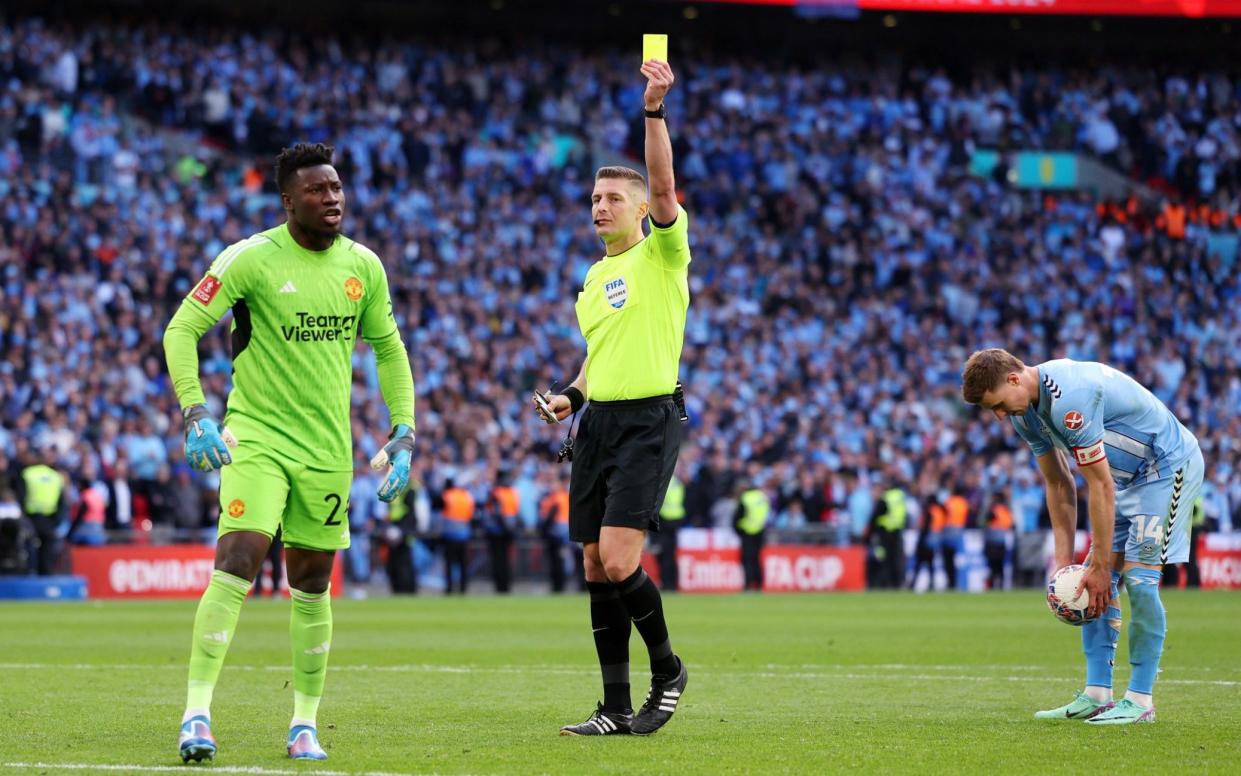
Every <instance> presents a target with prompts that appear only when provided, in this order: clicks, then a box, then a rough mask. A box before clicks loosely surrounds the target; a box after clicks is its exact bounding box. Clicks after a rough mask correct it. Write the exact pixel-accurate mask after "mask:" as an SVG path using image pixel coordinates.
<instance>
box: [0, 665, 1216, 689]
mask: <svg viewBox="0 0 1241 776" xmlns="http://www.w3.org/2000/svg"><path fill="white" fill-rule="evenodd" d="M761 667H762V668H766V669H772V668H783V666H779V665H775V664H767V665H765V666H761ZM791 667H792V668H797V667H794V666H791ZM155 668H170V669H176V670H178V671H183V670H185V666H183V665H175V664H159V665H143V664H141V663H118V664H111V665H109V664H93V663H0V670H31V671H47V670H53V671H61V670H66V669H68V670H99V669H108V670H143V671H145V670H151V669H155ZM801 668H803V669H805V668H809V669H819V670H792V671H788V670H777V671H773V670H765V671H737V670H735V669H733V668H731V667H721V666H710V665H701V664H700V665H699V667H698V670H700V671H706V672H709V673H715V674H717V675H720V676H732V677H735V676H748V677H757V678H760V679H856V680H862V681H894V680H899V681H908V680H915V681H925V682H935V681H952V682H994V681H1001V682H1046V681H1048V678H1049V676H1050V675H1051V674H1049V673H1047V672H1052V671H1056V670H1060V669H1052V668H1050V667H1047V666H1006V665H974V666H967V665H960V666H948V665H928V666H919V665H913V664H905V663H879V664H865V665H831V664H803V665H802V666H801ZM970 668H974V669H981V670H983V671H989V672H990V673H988V674H983V675H980V674H977V673H974V674H970V673H956V674H947V673H935V674H926V673H918V674H909V673H895V674H885V673H862V672H860V671H859V669H860V670H862V671H865V670H871V671H873V670H875V669H884V670H892V669H896V670H900V671H905V670H921V671H925V670H928V669H929V670H939V669H942V670H957V671H960V670H961V669H970ZM226 670H229V671H266V672H286V671H288V670H289V667H288V666H229V667H228V668H227V669H226ZM328 670H330V671H334V672H336V671H340V672H346V673H401V674H415V673H438V674H475V673H491V674H525V673H540V674H549V673H550V674H564V675H566V676H581V675H584V674H594V673H595V671H594V670H593V669H587V668H565V667H564V666H549V665H501V666H451V665H436V664H420V663H408V664H401V665H387V666H369V665H343V666H331V667H329V669H328ZM1031 670H1038V671H1043V672H1044V674H1043V675H1041V676H1008V675H1005V674H1006V673H1007V672H1009V671H1031ZM1161 673H1162V672H1161ZM1159 683H1160V684H1179V685H1198V686H1203V687H1237V686H1241V680H1239V681H1233V680H1226V679H1175V678H1171V677H1168V678H1160V679H1159Z"/></svg>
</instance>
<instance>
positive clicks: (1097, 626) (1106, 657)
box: [1082, 571, 1120, 689]
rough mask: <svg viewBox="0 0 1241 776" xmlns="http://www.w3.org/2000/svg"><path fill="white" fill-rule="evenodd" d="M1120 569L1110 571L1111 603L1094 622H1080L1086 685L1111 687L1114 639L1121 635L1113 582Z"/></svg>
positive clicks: (1114, 658)
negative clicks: (1084, 656) (1081, 623)
mask: <svg viewBox="0 0 1241 776" xmlns="http://www.w3.org/2000/svg"><path fill="white" fill-rule="evenodd" d="M1119 581H1120V572H1118V571H1113V572H1112V605H1111V606H1109V607H1108V608H1107V612H1106V613H1104V615H1103V616H1102V617H1100V618H1099V619H1097V620H1095V621H1094V622H1088V623H1086V624H1085V625H1083V626H1082V651H1083V652H1085V653H1086V686H1087V687H1107V688H1108V689H1111V687H1112V666H1113V665H1114V663H1115V660H1116V642H1117V641H1118V640H1119V639H1120V599H1119V598H1117V595H1118V594H1119V590H1118V589H1117V587H1116V583H1118V582H1119Z"/></svg>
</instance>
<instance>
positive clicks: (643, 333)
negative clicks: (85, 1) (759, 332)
mask: <svg viewBox="0 0 1241 776" xmlns="http://www.w3.org/2000/svg"><path fill="white" fill-rule="evenodd" d="M689 262H690V254H689V216H688V215H687V214H686V212H685V209H684V208H682V207H681V206H679V205H678V206H677V218H676V221H674V222H673V223H672V225H671V226H669V227H668V228H667V229H661V228H659V227H657V226H655V224H654V222H652V223H651V233H650V235H649V236H648V237H646V238H645V239H644V240H642V241H641V242H639V243H638V244H637V245H634V246H633V247H632V248H630V249H629V250H627V251H625V252H624V253H621V254H618V255H616V256H605V257H603V258H602V259H600V260H599V261H597V262H595V264H594V266H592V267H591V268H590V271H589V272H587V273H586V282H585V283H584V284H583V286H582V292H581V293H580V294H578V295H577V322H578V326H579V327H581V330H582V336H583V337H585V338H586V352H587V354H588V355H589V359H590V360H589V361H588V362H587V364H586V396H587V398H588V399H595V400H599V401H619V400H623V399H644V398H646V397H648V396H661V395H664V394H670V393H672V391H673V389H675V388H676V382H677V370H678V367H679V366H680V362H681V345H682V344H683V343H684V341H685V313H686V311H687V310H688V309H689Z"/></svg>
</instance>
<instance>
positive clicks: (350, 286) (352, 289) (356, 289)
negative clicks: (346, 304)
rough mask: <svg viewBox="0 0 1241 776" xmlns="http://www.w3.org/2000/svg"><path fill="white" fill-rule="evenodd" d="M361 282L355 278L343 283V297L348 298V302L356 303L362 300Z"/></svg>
mask: <svg viewBox="0 0 1241 776" xmlns="http://www.w3.org/2000/svg"><path fill="white" fill-rule="evenodd" d="M362 290H363V289H362V281H361V280H358V279H357V278H353V277H351V278H349V279H348V280H346V281H345V296H347V297H349V301H351V302H356V301H358V300H359V299H361V298H362Z"/></svg>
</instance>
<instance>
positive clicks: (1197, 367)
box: [0, 19, 1241, 538]
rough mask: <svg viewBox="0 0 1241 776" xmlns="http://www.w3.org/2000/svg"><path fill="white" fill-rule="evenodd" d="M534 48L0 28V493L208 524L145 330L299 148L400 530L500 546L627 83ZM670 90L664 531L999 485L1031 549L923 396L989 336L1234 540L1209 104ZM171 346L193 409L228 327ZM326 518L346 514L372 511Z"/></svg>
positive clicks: (1234, 207) (942, 411)
mask: <svg viewBox="0 0 1241 776" xmlns="http://www.w3.org/2000/svg"><path fill="white" fill-rule="evenodd" d="M538 51H539V55H538V56H530V55H529V50H528V49H527V50H526V51H525V52H523V53H520V54H518V53H515V52H514V51H513V50H510V49H509V48H507V47H506V46H504V45H502V44H500V43H497V42H489V41H473V42H466V41H458V42H457V43H455V44H453V45H452V46H451V47H442V48H434V47H429V46H425V45H421V44H418V43H413V42H408V43H403V42H397V41H391V42H387V43H385V44H383V45H379V46H375V45H374V43H373V41H368V42H367V43H366V45H361V44H359V43H354V42H349V41H336V40H332V41H329V42H328V43H327V45H326V46H316V47H314V48H313V49H312V47H311V46H310V45H309V41H307V40H304V39H300V38H298V37H296V36H290V35H286V34H285V33H283V32H277V31H271V30H265V31H257V30H250V31H239V30H233V29H217V30H198V29H189V28H186V27H182V26H178V25H176V24H169V23H161V24H155V23H150V24H144V25H140V26H133V27H121V26H111V25H106V24H99V25H91V26H89V27H85V26H83V27H74V26H51V25H47V24H45V23H44V22H41V21H40V20H38V19H23V20H18V21H10V22H8V23H6V24H3V25H0V215H2V217H0V230H3V233H2V239H0V474H2V475H3V477H4V482H3V483H0V502H5V501H6V500H8V501H12V500H13V499H14V496H13V493H14V491H15V488H16V486H17V485H18V484H19V483H18V481H19V480H20V478H21V472H22V470H23V469H24V468H25V467H26V466H28V465H30V464H32V463H35V462H36V461H37V460H45V461H46V462H47V463H49V464H51V465H53V466H54V467H55V468H57V469H58V470H59V471H61V472H63V473H65V474H66V475H67V481H68V488H67V490H66V495H65V499H64V505H63V515H65V516H72V517H73V518H74V519H75V520H76V521H77V522H78V523H80V524H81V526H79V527H82V526H85V528H84V529H83V530H84V531H85V532H84V533H83V534H82V535H83V536H89V535H96V536H97V534H92V533H91V532H90V530H89V526H91V525H98V526H104V525H106V526H107V527H110V528H115V527H122V528H123V527H129V526H146V525H147V521H150V522H151V523H154V524H155V525H157V526H158V525H161V524H164V525H175V526H179V527H182V528H186V529H197V528H204V529H205V528H208V527H209V526H210V525H211V524H212V523H213V521H214V519H215V510H216V509H217V507H216V505H215V502H214V499H215V495H214V491H215V488H216V486H217V482H218V480H217V477H216V476H213V475H203V474H200V473H198V472H193V471H191V470H190V468H189V467H188V466H187V465H186V463H185V461H184V456H183V452H182V432H181V423H180V416H179V413H178V408H177V405H176V400H175V397H174V395H173V393H172V390H171V388H170V386H169V382H168V377H167V374H166V370H165V367H164V364H163V361H162V349H161V344H160V338H161V333H162V330H163V327H164V325H165V324H166V323H167V321H168V320H169V318H170V317H171V315H172V313H173V311H174V310H175V308H176V306H177V305H178V304H179V303H180V301H181V299H182V298H183V297H184V296H185V294H186V293H187V292H188V291H189V290H190V289H191V288H192V287H193V285H194V283H196V282H197V280H198V279H199V277H201V275H202V272H203V270H204V269H205V267H206V265H207V264H208V262H209V261H210V260H211V259H212V258H213V257H214V256H215V254H216V253H218V252H219V251H220V250H222V249H223V248H224V247H225V246H227V245H228V244H230V243H232V242H234V241H236V240H239V239H242V238H244V237H246V236H248V235H249V234H251V233H253V232H255V231H259V230H261V229H265V228H268V227H270V226H272V225H274V224H277V223H279V222H281V221H282V220H283V213H282V211H281V209H280V207H279V200H278V198H277V197H276V195H275V190H274V185H273V183H272V180H271V178H272V176H271V171H270V163H271V162H270V160H271V158H272V157H273V156H274V153H275V151H278V150H279V148H280V147H281V146H282V145H288V144H291V143H292V142H294V141H296V140H307V141H323V142H329V143H332V144H334V145H335V147H336V149H337V161H338V164H337V167H338V169H339V170H340V173H341V177H342V179H343V180H344V182H345V185H346V193H347V195H348V197H349V200H348V210H347V212H346V218H347V219H348V225H347V229H346V231H347V233H349V234H350V235H351V236H353V237H354V238H355V239H357V240H359V241H361V242H363V243H365V244H367V245H368V246H370V247H371V248H373V249H374V250H375V251H376V252H377V253H378V254H379V255H380V256H381V257H382V258H383V259H384V261H385V263H386V264H387V266H388V270H389V276H390V278H391V281H392V291H393V296H394V309H395V311H396V316H397V319H398V323H399V324H400V326H401V330H402V333H403V335H404V337H405V340H406V342H407V344H408V345H409V347H410V351H411V355H412V358H413V360H414V375H415V381H416V386H417V396H418V405H417V418H418V458H417V459H416V470H417V475H418V478H419V480H420V481H421V484H422V486H423V487H422V490H423V491H425V494H427V495H426V498H427V499H428V503H435V499H434V495H433V494H435V493H437V492H438V491H439V490H440V489H442V488H443V486H444V483H445V480H447V479H450V478H451V479H452V480H453V481H454V482H455V483H456V484H457V485H460V486H463V487H465V488H466V489H468V490H470V491H473V492H474V494H475V498H476V500H477V501H478V503H480V504H485V503H486V502H487V500H488V493H489V492H490V491H491V489H492V487H493V486H494V484H495V483H496V482H497V480H498V479H499V478H501V477H502V476H503V477H509V478H511V480H512V482H513V483H514V486H515V487H516V488H517V490H518V492H519V493H520V494H521V514H522V518H523V524H524V525H525V526H527V528H531V529H532V528H533V527H534V526H535V525H536V524H537V523H538V519H539V515H538V503H539V501H540V499H541V498H542V497H543V496H544V495H545V493H546V492H547V491H548V490H549V489H554V488H556V487H558V485H557V483H556V479H557V477H558V476H559V475H558V474H554V473H549V471H548V470H549V468H550V467H554V466H555V464H554V463H553V461H554V451H555V449H556V447H557V446H558V444H559V436H558V435H557V434H556V433H555V432H554V431H552V430H549V429H547V428H546V427H544V426H543V425H542V424H540V423H538V422H537V421H536V419H535V417H534V415H533V413H532V412H531V411H530V406H529V399H528V397H529V393H530V389H531V388H532V387H535V386H537V387H540V388H545V387H547V385H548V384H549V383H551V382H552V381H553V380H559V381H560V383H561V384H562V385H563V384H564V383H566V382H567V381H568V380H570V379H571V378H572V376H573V375H574V374H576V371H577V369H578V366H579V364H580V360H581V359H582V357H583V355H584V348H583V344H582V342H581V339H580V337H579V335H578V333H577V331H576V328H575V327H574V325H573V321H574V320H575V319H574V315H573V309H572V304H573V300H574V299H575V296H576V291H577V290H578V289H579V288H580V285H581V281H582V278H583V276H584V274H585V272H586V270H587V268H588V267H589V266H590V264H591V263H592V262H593V261H594V260H595V259H596V258H598V256H599V255H600V246H599V243H598V240H597V239H596V238H595V236H594V232H593V229H592V228H591V224H590V222H589V218H588V217H587V212H588V204H589V194H590V190H591V186H592V174H593V170H594V168H595V167H596V166H597V165H599V164H601V163H604V162H612V161H616V160H620V159H624V158H626V157H629V158H640V154H639V153H638V151H639V150H640V147H639V145H638V144H639V143H640V140H641V132H640V129H641V124H640V121H639V119H640V116H639V114H638V112H637V110H636V109H635V108H636V106H638V105H639V104H640V100H641V88H642V82H641V80H640V79H639V78H638V77H637V72H636V67H629V66H628V63H629V55H628V54H624V55H622V54H621V53H618V52H614V51H613V52H604V53H591V54H586V53H582V52H581V51H574V50H570V49H568V48H557V47H554V46H543V47H540V48H539V49H538ZM674 65H676V66H677V75H678V79H679V80H680V81H681V83H683V84H684V89H683V90H678V91H676V92H674V93H673V98H672V99H671V100H670V104H669V122H670V127H671V130H672V137H673V141H674V144H675V153H676V167H677V175H678V187H679V188H680V190H681V191H682V193H683V199H684V204H685V206H686V209H687V210H688V212H689V214H690V218H691V239H692V244H693V250H694V264H693V267H692V270H691V291H692V296H693V301H692V304H691V307H690V313H689V320H688V324H687V329H686V341H685V352H684V359H683V369H682V379H683V381H684V383H685V384H686V386H687V390H688V399H689V408H690V414H691V418H692V421H691V430H690V433H689V436H688V441H687V443H686V448H685V450H684V452H683V457H684V465H683V473H684V474H683V476H684V479H685V484H686V499H685V507H686V517H687V522H689V523H691V524H695V525H712V524H714V525H727V524H730V523H731V520H732V516H733V512H734V507H735V504H736V496H737V494H738V493H739V492H740V490H741V489H742V488H746V487H751V486H757V487H760V488H762V489H765V490H766V491H767V492H768V493H769V494H770V496H771V499H772V502H773V505H774V508H773V516H772V520H771V522H772V525H774V526H776V527H782V528H797V527H799V526H802V525H804V524H814V523H826V524H828V525H829V526H830V527H832V528H833V529H834V531H835V534H836V535H840V536H846V537H855V538H856V537H860V536H861V535H862V534H863V533H864V532H865V530H866V527H867V526H868V525H869V523H870V522H871V518H872V515H873V513H874V508H875V504H876V502H877V501H879V500H880V494H881V492H882V491H884V490H886V489H888V488H890V487H892V486H893V485H896V486H899V487H901V488H903V489H904V490H905V491H906V492H907V494H908V496H909V504H910V507H911V511H910V519H911V520H915V521H916V520H918V519H919V516H920V515H922V514H924V513H925V512H926V511H927V510H926V507H927V506H929V505H930V504H931V503H945V502H946V501H947V500H948V499H949V498H950V497H951V496H954V495H957V496H963V497H964V498H965V501H966V503H967V504H968V505H969V509H968V514H969V516H968V518H967V520H968V524H969V525H977V526H980V527H981V525H982V519H980V516H981V515H986V514H989V508H990V505H991V504H992V502H993V498H994V496H995V495H996V494H1003V496H1004V498H1005V500H1006V502H1007V503H1008V504H1009V505H1011V508H1012V511H1013V513H1014V518H1015V523H1016V526H1017V528H1018V529H1020V530H1028V529H1032V528H1035V527H1037V526H1039V525H1040V521H1042V524H1045V521H1046V518H1045V516H1041V515H1040V512H1041V506H1042V489H1041V482H1040V481H1039V480H1038V475H1037V470H1036V467H1035V465H1034V463H1033V461H1031V460H1030V455H1029V453H1028V451H1027V450H1026V448H1025V447H1024V446H1023V445H1022V444H1020V442H1019V440H1018V438H1017V437H1016V435H1015V434H1014V433H1013V432H1012V431H1011V430H1010V429H1007V428H1006V427H1004V426H1003V425H1001V424H998V423H995V422H992V421H989V420H988V419H986V418H983V417H981V416H980V415H979V414H978V413H977V412H975V411H973V410H972V409H971V408H969V407H967V406H966V405H964V404H963V403H962V402H961V400H960V398H959V387H958V386H959V376H960V370H961V366H962V364H963V362H964V360H965V358H966V356H968V354H969V353H970V352H971V351H972V350H974V349H975V348H979V347H985V346H993V345H1002V346H1005V347H1008V348H1009V349H1010V350H1012V351H1013V352H1015V353H1017V354H1019V355H1021V356H1023V357H1025V358H1026V359H1027V361H1030V362H1036V361H1041V360H1045V359H1049V358H1054V357H1061V356H1068V357H1072V358H1078V359H1097V360H1102V361H1106V362H1108V363H1111V364H1113V365H1114V366H1116V367H1117V368H1119V369H1122V370H1125V371H1128V372H1130V373H1131V374H1133V375H1134V376H1135V377H1136V378H1137V379H1138V380H1139V381H1141V382H1142V383H1143V384H1145V385H1147V386H1149V387H1150V388H1151V389H1152V390H1153V391H1154V392H1155V394H1156V395H1158V396H1159V397H1160V398H1161V399H1162V400H1164V401H1165V402H1166V403H1168V404H1169V406H1170V407H1171V408H1172V409H1173V411H1174V412H1175V413H1176V414H1177V415H1178V417H1180V418H1181V419H1182V420H1183V421H1184V422H1185V423H1186V424H1187V425H1188V426H1189V427H1190V428H1191V429H1192V430H1193V431H1194V432H1195V433H1196V434H1197V436H1198V438H1199V440H1200V441H1201V443H1202V447H1203V452H1204V455H1205V456H1206V460H1207V462H1208V473H1207V483H1206V488H1205V491H1204V496H1205V501H1206V503H1205V513H1206V515H1207V516H1208V518H1209V519H1211V520H1213V521H1215V523H1216V525H1219V526H1222V527H1224V528H1225V529H1228V528H1229V527H1230V526H1241V441H1239V440H1241V364H1239V360H1241V320H1239V318H1241V313H1239V311H1241V293H1239V292H1241V281H1239V280H1238V278H1241V272H1239V271H1238V257H1237V240H1236V235H1235V230H1236V219H1235V218H1234V217H1235V216H1236V215H1237V214H1238V213H1239V212H1241V82H1238V81H1235V80H1229V79H1228V78H1227V77H1226V76H1225V75H1224V74H1221V73H1213V72H1203V73H1186V74H1181V75H1173V76H1167V75H1161V76H1158V77H1157V76H1156V74H1155V72H1154V71H1153V70H1152V69H1150V68H1148V67H1133V68H1128V67H1116V68H1111V69H1102V70H1091V71H1084V70H1083V71H1074V70H1057V69H1053V68H1048V69H1045V70H1007V69H1003V70H1000V69H997V70H995V71H992V70H990V69H988V68H984V67H981V66H980V67H979V68H978V69H977V71H976V72H974V73H972V74H971V77H970V78H966V79H961V78H957V79H956V80H953V79H952V78H950V77H949V75H948V74H946V73H945V72H943V71H939V70H935V69H931V68H925V67H922V66H920V65H918V64H917V63H908V62H907V63H904V64H901V65H884V64H880V63H879V62H877V61H872V60H866V61H862V60H851V59H847V58H845V59H840V58H832V59H823V60H815V61H813V62H812V63H809V64H805V65H794V64H779V63H770V62H767V63H760V62H757V61H743V60H739V59H736V58H732V57H730V56H724V55H712V54H710V53H703V54H701V55H700V56H699V57H698V58H697V60H696V61H694V62H692V63H690V62H687V63H685V64H683V65H681V64H678V63H674ZM976 148H999V149H1002V150H1009V149H1018V148H1062V149H1073V150H1076V151H1079V152H1082V153H1089V154H1092V155H1095V156H1097V157H1099V158H1101V159H1102V160H1104V161H1105V162H1106V163H1108V164H1111V165H1113V166H1115V167H1117V168H1118V169H1120V170H1122V171H1123V172H1126V173H1128V174H1130V175H1132V176H1134V177H1137V178H1139V179H1141V180H1142V181H1145V182H1147V183H1150V184H1151V185H1153V186H1154V188H1155V190H1157V191H1160V192H1162V193H1163V194H1164V195H1165V197H1166V200H1167V204H1169V205H1174V204H1176V203H1178V202H1180V201H1182V200H1184V201H1185V202H1192V203H1206V204H1209V205H1210V207H1211V208H1213V209H1214V211H1215V212H1218V213H1222V214H1225V215H1226V216H1227V217H1226V218H1222V219H1216V220H1214V221H1212V222H1211V223H1200V222H1198V221H1195V220H1193V219H1190V220H1189V221H1188V223H1186V224H1184V225H1182V228H1181V229H1180V230H1176V231H1174V232H1170V231H1169V230H1168V229H1167V228H1166V225H1165V224H1164V223H1162V222H1161V221H1160V218H1159V216H1160V208H1161V207H1163V206H1164V204H1165V203H1149V204H1144V205H1142V206H1141V207H1138V208H1136V209H1132V208H1131V209H1130V211H1127V212H1126V213H1121V214H1120V215H1119V217H1118V215H1117V212H1118V211H1116V210H1115V209H1108V208H1106V207H1101V204H1102V203H1099V202H1096V201H1094V200H1092V199H1091V198H1090V196H1089V195H1087V194H1085V193H1082V192H1057V193H1048V192H1031V191H1023V190H1018V189H1015V188H1013V187H1011V186H1010V185H1008V184H1007V182H1006V181H1005V180H1003V178H1002V177H997V178H982V177H975V176H971V175H969V174H968V173H967V168H968V162H969V159H970V154H971V152H972V151H973V150H974V149H976ZM200 352H201V357H202V370H203V383H204V389H205V391H206V393H207V395H208V397H209V402H210V403H211V404H212V405H213V407H212V409H213V411H215V412H217V413H222V411H223V402H224V399H225V396H226V394H227V390H228V385H229V375H230V367H229V349H228V339H227V332H226V330H225V328H224V327H220V328H217V329H216V330H215V331H213V332H212V333H211V334H209V335H208V336H207V337H206V338H205V339H204V340H203V342H202V344H201V348H200ZM355 363H356V367H357V368H356V377H355V380H356V383H357V385H356V391H355V394H354V433H355V439H356V440H357V442H358V443H357V460H358V462H359V469H358V472H359V477H360V483H361V484H363V485H364V484H366V483H369V482H370V480H369V479H367V478H368V477H370V475H369V474H368V473H367V472H366V469H365V467H364V466H363V465H362V464H363V462H364V461H365V460H367V459H369V457H370V456H371V455H372V454H374V452H375V451H376V449H377V446H378V445H380V444H382V439H383V437H384V435H385V434H386V432H387V429H388V424H387V422H386V419H385V418H384V416H383V404H382V401H381V400H380V397H379V392H378V383H377V379H376V376H375V371H374V363H373V359H372V356H371V354H370V353H369V351H366V350H365V349H364V348H360V349H359V350H358V352H357V353H356V355H355ZM355 493H360V490H355ZM361 502H365V499H359V498H356V497H355V499H354V504H355V508H356V509H357V510H361V511H362V514H363V517H362V518H359V520H360V522H361V523H362V524H366V523H368V522H369V521H372V520H374V521H379V522H382V521H383V519H384V517H385V513H384V512H383V511H382V510H379V509H378V508H377V507H375V505H373V504H372V505H364V504H363V503H361ZM359 527H361V526H359ZM62 532H63V531H62ZM75 536H77V533H76V532H75Z"/></svg>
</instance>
